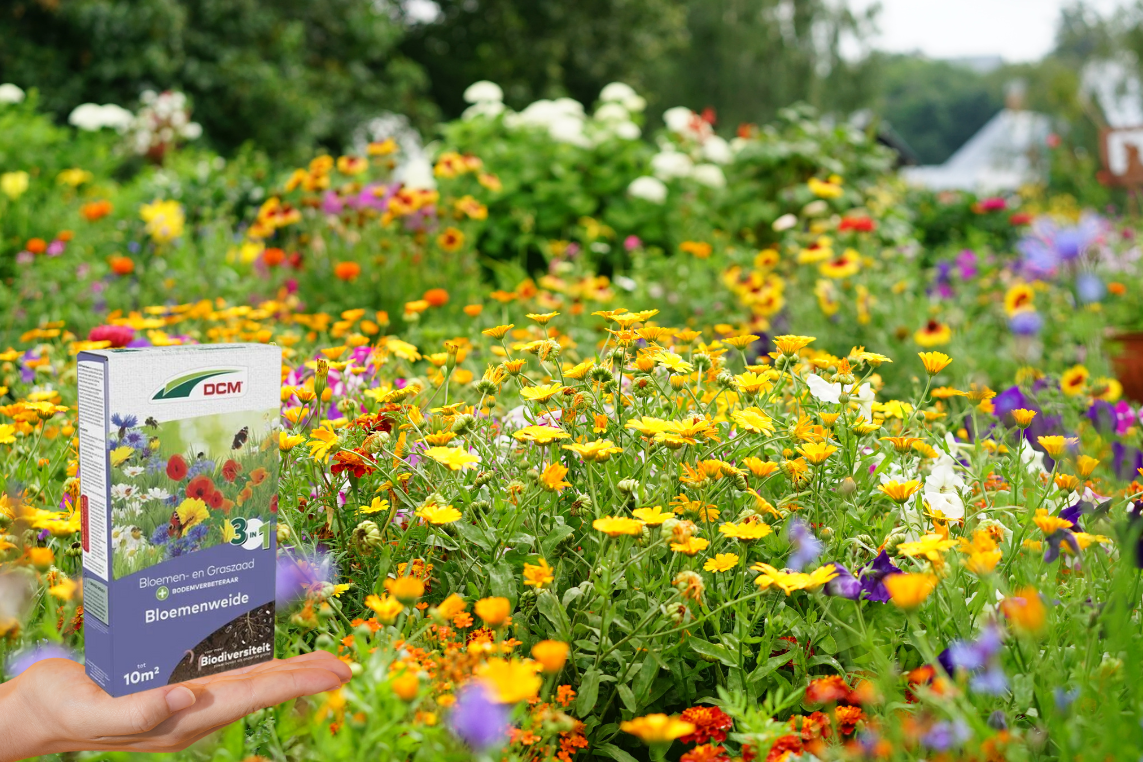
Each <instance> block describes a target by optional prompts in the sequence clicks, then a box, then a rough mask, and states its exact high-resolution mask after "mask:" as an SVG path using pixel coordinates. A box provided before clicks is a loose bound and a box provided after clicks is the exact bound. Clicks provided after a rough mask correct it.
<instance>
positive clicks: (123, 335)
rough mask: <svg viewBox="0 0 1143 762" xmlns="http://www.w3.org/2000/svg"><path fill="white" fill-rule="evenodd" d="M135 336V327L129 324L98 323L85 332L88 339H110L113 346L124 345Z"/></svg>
mask: <svg viewBox="0 0 1143 762" xmlns="http://www.w3.org/2000/svg"><path fill="white" fill-rule="evenodd" d="M134 338H135V329H134V328H132V327H131V326H129V325H99V326H96V327H95V328H92V329H91V331H90V332H89V333H88V334H87V340H88V341H110V342H111V346H112V347H114V348H119V347H125V346H127V345H128V344H130V343H131V341H132V340H134Z"/></svg>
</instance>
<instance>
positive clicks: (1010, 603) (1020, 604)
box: [1000, 587, 1047, 633]
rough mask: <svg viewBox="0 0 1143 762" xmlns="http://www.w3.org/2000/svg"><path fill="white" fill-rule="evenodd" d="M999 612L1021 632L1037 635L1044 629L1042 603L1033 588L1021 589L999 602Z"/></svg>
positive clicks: (1044, 614) (1044, 611)
mask: <svg viewBox="0 0 1143 762" xmlns="http://www.w3.org/2000/svg"><path fill="white" fill-rule="evenodd" d="M1000 610H1001V611H1002V612H1004V616H1005V617H1006V618H1007V619H1008V621H1009V622H1011V623H1012V626H1013V627H1015V628H1016V629H1017V630H1020V631H1021V632H1027V633H1037V632H1039V631H1040V630H1042V629H1043V628H1044V622H1045V620H1046V619H1047V611H1046V609H1045V608H1044V602H1043V601H1041V600H1040V593H1039V592H1037V591H1036V588H1034V587H1024V588H1021V589H1019V590H1017V591H1016V594H1015V595H1013V596H1010V597H1008V598H1005V599H1004V600H1003V601H1001V602H1000Z"/></svg>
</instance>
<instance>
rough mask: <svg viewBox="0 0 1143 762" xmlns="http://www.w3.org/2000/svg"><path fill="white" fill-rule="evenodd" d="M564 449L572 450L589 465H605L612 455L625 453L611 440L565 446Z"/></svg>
mask: <svg viewBox="0 0 1143 762" xmlns="http://www.w3.org/2000/svg"><path fill="white" fill-rule="evenodd" d="M564 449H565V450H571V451H572V452H574V453H575V454H576V455H578V456H579V457H580V458H582V459H583V460H585V461H587V462H589V463H604V462H606V461H608V460H610V459H611V456H612V455H615V454H617V453H621V452H623V448H622V447H616V446H615V443H614V442H612V441H611V440H610V439H597V440H595V441H594V442H587V443H585V444H570V445H564Z"/></svg>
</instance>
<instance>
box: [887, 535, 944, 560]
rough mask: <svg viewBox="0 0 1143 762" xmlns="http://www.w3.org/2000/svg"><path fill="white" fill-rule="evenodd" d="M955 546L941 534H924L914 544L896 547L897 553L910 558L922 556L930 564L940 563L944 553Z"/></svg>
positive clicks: (905, 543) (906, 543)
mask: <svg viewBox="0 0 1143 762" xmlns="http://www.w3.org/2000/svg"><path fill="white" fill-rule="evenodd" d="M956 544H957V541H956V540H950V539H948V538H946V537H945V536H944V535H941V534H926V535H923V536H922V537H921V538H920V539H919V540H916V541H915V542H903V543H901V544H900V545H898V546H897V552H898V553H900V554H901V555H903V556H909V557H910V558H912V557H915V556H922V557H924V558H926V559H928V560H929V561H930V562H932V563H934V564H935V563H940V562H941V560H942V559H943V557H944V552H945V551H946V550H948V549H949V548H952V547H954V546H955V545H956Z"/></svg>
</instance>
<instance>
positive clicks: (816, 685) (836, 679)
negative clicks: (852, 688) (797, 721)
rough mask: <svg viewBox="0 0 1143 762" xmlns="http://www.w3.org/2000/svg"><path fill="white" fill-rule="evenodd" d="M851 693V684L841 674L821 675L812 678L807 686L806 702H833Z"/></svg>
mask: <svg viewBox="0 0 1143 762" xmlns="http://www.w3.org/2000/svg"><path fill="white" fill-rule="evenodd" d="M848 695H849V686H848V685H846V684H845V680H844V679H842V677H841V676H840V675H830V676H829V677H819V678H817V679H816V680H811V681H810V684H809V686H807V688H806V703H808V704H832V703H834V702H836V701H841V700H842V699H843V698H845V697H846V696H848Z"/></svg>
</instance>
